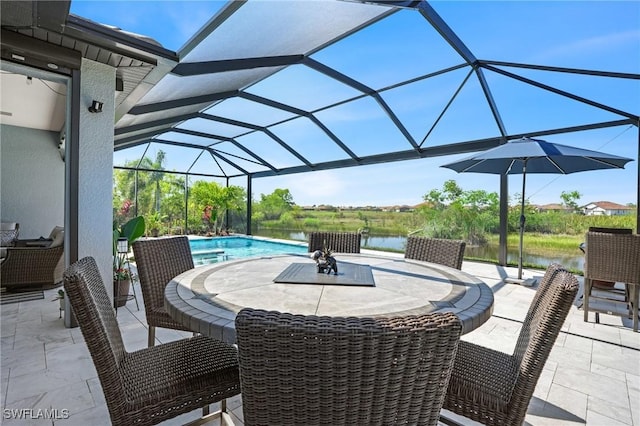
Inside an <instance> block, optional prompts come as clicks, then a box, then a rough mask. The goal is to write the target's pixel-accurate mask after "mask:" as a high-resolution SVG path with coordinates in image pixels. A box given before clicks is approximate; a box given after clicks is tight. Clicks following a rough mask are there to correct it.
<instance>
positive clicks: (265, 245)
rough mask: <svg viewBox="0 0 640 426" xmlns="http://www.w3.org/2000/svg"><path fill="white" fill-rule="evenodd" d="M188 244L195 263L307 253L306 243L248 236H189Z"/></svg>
mask: <svg viewBox="0 0 640 426" xmlns="http://www.w3.org/2000/svg"><path fill="white" fill-rule="evenodd" d="M189 245H190V246H191V254H192V256H193V263H194V264H196V265H204V264H208V263H216V262H222V261H225V260H235V259H241V258H245V257H253V256H268V255H273V254H285V253H300V254H304V253H307V244H306V243H286V242H280V241H271V240H265V239H260V238H255V237H249V236H230V237H212V238H190V239H189Z"/></svg>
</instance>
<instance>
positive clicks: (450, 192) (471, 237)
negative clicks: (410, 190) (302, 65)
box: [113, 151, 635, 245]
mask: <svg viewBox="0 0 640 426" xmlns="http://www.w3.org/2000/svg"><path fill="white" fill-rule="evenodd" d="M164 163H165V153H164V152H163V151H158V152H157V154H156V156H155V159H151V158H149V157H146V156H145V157H143V158H142V159H141V160H133V161H128V162H126V163H125V165H124V167H123V168H116V169H115V170H114V188H113V217H114V227H116V226H120V225H121V224H123V223H125V222H126V221H127V220H129V219H130V218H132V217H134V216H137V215H142V216H144V218H145V222H146V228H147V233H148V234H149V235H165V234H201V235H216V234H219V233H221V232H224V231H233V232H238V233H244V232H246V222H247V220H246V216H247V212H246V205H247V196H248V194H247V192H246V190H245V188H243V187H240V186H235V185H230V186H223V185H220V184H219V183H217V182H215V181H211V180H204V179H195V180H191V179H190V177H189V176H186V175H184V174H178V173H175V172H171V171H167V170H165V165H164ZM139 169H143V170H139ZM580 196H581V195H580V193H579V192H578V191H565V192H563V193H562V194H561V203H562V205H564V206H565V207H566V208H567V210H566V211H565V212H557V211H550V212H540V211H538V210H537V209H536V208H535V206H532V205H531V204H529V203H528V201H527V202H526V203H525V216H526V218H527V221H526V230H527V232H533V233H540V234H565V235H566V234H574V235H577V234H582V233H584V232H585V231H586V229H588V227H589V226H611V227H630V228H634V227H635V220H634V219H635V216H634V215H628V216H615V217H603V216H583V215H581V214H579V213H578V210H579V209H578V200H579V198H580ZM422 198H423V201H424V202H423V203H422V204H420V205H419V206H418V207H417V208H416V209H415V210H414V211H410V212H400V213H396V212H384V213H383V212H377V213H376V212H371V211H355V212H348V211H340V210H339V209H332V208H331V207H328V208H326V211H325V212H309V211H305V210H303V209H302V208H301V207H300V206H298V205H296V203H295V201H294V200H293V196H292V194H291V193H290V191H289V190H288V189H283V188H278V189H275V190H274V191H273V192H272V193H270V194H260V196H259V198H258V199H255V200H252V212H253V214H252V217H251V223H252V229H254V230H259V229H261V228H269V229H281V230H294V231H305V232H308V231H310V230H341V231H357V230H365V229H366V230H368V231H370V232H371V233H375V234H377V235H385V234H386V235H407V234H409V233H412V234H422V235H425V236H431V237H437V238H450V239H464V240H466V241H468V242H469V243H470V244H477V245H482V244H484V243H486V241H487V239H488V237H489V236H490V235H492V234H497V233H498V230H499V226H500V223H499V196H498V194H497V193H496V192H489V191H485V190H464V189H462V188H461V187H460V186H459V185H458V184H457V183H456V181H454V180H448V181H446V182H445V183H444V184H443V186H442V188H440V189H431V190H430V191H429V192H427V193H426V194H425V195H423V197H422ZM519 200H520V197H519V195H518V194H516V196H515V199H514V200H510V203H509V205H510V206H511V207H510V208H509V216H508V232H517V231H518V227H519V216H520V201H519ZM227 228H230V229H227Z"/></svg>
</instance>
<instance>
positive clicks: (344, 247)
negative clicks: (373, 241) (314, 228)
mask: <svg viewBox="0 0 640 426" xmlns="http://www.w3.org/2000/svg"><path fill="white" fill-rule="evenodd" d="M361 238H362V234H360V233H359V232H357V233H356V232H310V233H309V253H311V252H314V251H316V250H322V249H323V248H325V247H324V246H325V244H326V248H327V249H329V250H331V251H332V252H334V253H360V240H361Z"/></svg>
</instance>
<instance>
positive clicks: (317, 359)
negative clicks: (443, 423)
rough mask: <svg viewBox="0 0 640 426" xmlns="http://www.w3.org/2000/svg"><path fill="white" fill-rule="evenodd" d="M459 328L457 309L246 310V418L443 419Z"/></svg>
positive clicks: (241, 341) (240, 322)
mask: <svg viewBox="0 0 640 426" xmlns="http://www.w3.org/2000/svg"><path fill="white" fill-rule="evenodd" d="M460 332H461V325H460V321H459V320H458V318H457V317H456V316H455V315H454V314H451V313H446V314H442V313H439V314H427V315H424V316H407V317H399V318H354V317H350V318H339V317H333V318H332V317H317V316H303V315H292V314H287V313H280V312H274V311H264V310H254V309H243V310H241V311H240V312H239V313H238V315H237V317H236V333H237V340H238V350H239V360H240V383H241V385H242V402H243V413H244V422H245V425H247V426H251V425H278V426H287V425H319V424H326V425H391V424H420V425H435V424H437V422H438V417H439V412H440V409H441V406H442V399H443V397H444V392H445V390H446V387H447V382H448V380H449V373H450V369H451V365H452V362H453V357H454V356H455V351H456V346H457V344H458V341H459V337H460Z"/></svg>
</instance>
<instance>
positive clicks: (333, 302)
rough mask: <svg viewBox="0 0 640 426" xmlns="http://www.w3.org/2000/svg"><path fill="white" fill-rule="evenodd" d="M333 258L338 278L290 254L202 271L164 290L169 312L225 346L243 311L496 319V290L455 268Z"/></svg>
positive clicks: (468, 321) (466, 326) (472, 323)
mask: <svg viewBox="0 0 640 426" xmlns="http://www.w3.org/2000/svg"><path fill="white" fill-rule="evenodd" d="M334 257H335V258H336V260H337V265H338V275H334V274H323V273H318V272H317V268H316V264H315V262H314V261H313V260H312V259H310V258H309V257H308V256H305V255H293V254H291V255H278V256H269V257H256V258H247V259H242V260H236V261H227V262H221V263H214V264H210V265H205V266H199V267H196V268H194V269H191V270H189V271H186V272H184V273H182V274H180V275H178V276H177V277H175V278H174V279H173V280H171V281H170V282H169V283H168V284H167V287H166V289H165V308H166V309H167V311H168V312H169V315H171V317H172V318H173V319H175V320H176V321H178V322H179V323H181V324H183V325H184V326H186V327H187V328H189V329H190V330H193V331H194V332H198V333H201V334H204V335H207V336H210V337H213V338H215V339H219V340H222V341H225V342H227V343H235V341H236V332H235V317H236V314H237V313H238V312H239V311H240V310H241V309H242V308H245V307H251V308H258V309H266V310H276V311H281V312H289V313H293V314H303V315H318V316H324V315H326V316H356V317H382V316H404V315H422V314H426V313H431V312H453V313H455V314H456V315H457V316H458V317H459V318H460V320H461V322H462V332H463V333H468V332H470V331H472V330H474V329H476V328H477V327H479V326H480V325H482V324H483V323H485V322H486V321H487V320H488V319H489V318H490V317H491V313H492V311H493V293H492V291H491V289H490V288H489V287H488V286H487V285H486V284H485V283H484V282H483V281H481V280H479V279H478V278H476V277H474V276H472V275H470V274H467V273H465V272H462V271H460V270H458V269H454V268H450V267H447V266H443V265H439V264H435V263H428V262H421V261H416V260H410V259H404V258H401V257H392V256H379V255H373V254H346V253H335V254H334Z"/></svg>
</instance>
